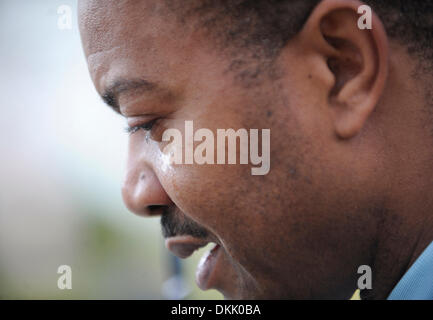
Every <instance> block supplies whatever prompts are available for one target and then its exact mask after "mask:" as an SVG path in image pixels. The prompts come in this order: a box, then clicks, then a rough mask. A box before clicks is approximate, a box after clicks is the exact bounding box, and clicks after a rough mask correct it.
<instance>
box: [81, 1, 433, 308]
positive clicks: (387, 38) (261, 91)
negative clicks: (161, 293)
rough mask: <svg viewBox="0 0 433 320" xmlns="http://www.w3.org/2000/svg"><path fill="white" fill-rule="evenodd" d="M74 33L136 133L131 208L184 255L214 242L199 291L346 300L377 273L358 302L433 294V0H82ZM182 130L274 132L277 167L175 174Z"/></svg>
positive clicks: (194, 167) (189, 167)
mask: <svg viewBox="0 0 433 320" xmlns="http://www.w3.org/2000/svg"><path fill="white" fill-rule="evenodd" d="M361 5H369V6H370V7H371V8H372V12H373V16H372V21H371V28H363V29H360V28H359V27H358V20H359V17H360V14H359V13H358V8H359V7H360V6H361ZM79 24H80V32H81V37H82V43H83V48H84V51H85V55H86V59H87V62H88V67H89V71H90V74H91V77H92V80H93V82H94V85H95V87H96V90H97V91H98V93H99V94H100V95H101V97H102V98H103V99H104V101H105V102H106V103H107V104H108V105H109V106H111V107H112V108H113V109H114V110H115V111H116V112H118V113H120V114H121V115H122V116H124V117H125V118H126V120H127V122H128V126H129V131H130V138H129V139H130V140H129V150H128V168H127V175H126V178H125V183H124V186H123V188H122V194H123V198H124V202H125V204H126V205H127V207H128V208H129V209H130V210H131V211H133V212H134V213H136V214H138V215H142V216H160V218H161V224H162V231H163V235H164V237H165V238H166V246H167V247H168V249H169V250H171V251H172V252H173V253H174V254H176V255H177V256H179V257H182V258H185V257H188V256H190V255H191V254H192V253H193V252H194V251H195V250H196V249H198V248H200V247H203V246H205V245H206V244H208V243H210V242H212V243H215V246H214V247H213V249H212V250H211V251H210V252H209V253H208V254H207V255H206V256H205V257H204V258H203V259H202V260H201V263H200V265H199V267H198V270H197V277H196V278H197V283H198V285H199V286H200V287H201V288H202V289H204V290H206V289H209V288H215V289H217V290H219V291H220V292H221V293H222V294H223V295H224V296H225V297H226V298H230V299H311V298H325V299H348V298H350V297H351V295H352V294H353V292H354V291H355V289H357V280H358V278H359V276H360V275H359V274H358V273H357V270H358V268H359V266H363V265H366V266H369V267H371V270H372V275H373V282H372V288H371V289H365V290H362V291H361V297H362V298H364V299H386V298H397V299H412V298H416V299H433V261H432V260H433V245H430V244H431V243H432V241H433V194H432V190H433V102H432V100H433V99H432V97H433V87H432V67H433V59H432V58H433V47H432V46H433V44H432V34H433V33H432V29H433V3H432V1H431V0H427V1H404V0H399V1H387V0H385V1H373V0H371V1H365V2H360V1H356V0H322V1H320V0H286V1H284V0H281V1H277V0H268V1H266V0H256V1H249V0H232V1H223V0H193V1H182V0H146V1H127V0H122V1H119V0H116V1H114V0H110V1H108V0H104V1H102V0H81V1H80V2H79ZM186 121H193V122H194V127H197V128H207V129H208V130H210V131H211V132H213V133H214V134H215V136H216V133H217V131H218V130H220V129H229V128H232V129H234V130H238V129H243V128H245V129H246V130H250V129H252V128H256V129H269V130H270V132H271V136H270V137H271V139H270V157H269V159H270V167H269V168H270V170H269V172H267V173H266V174H263V175H252V174H251V164H239V163H236V164H227V163H226V164H224V165H217V164H208V163H205V164H199V163H191V164H185V163H184V164H173V163H171V162H167V159H166V154H165V153H164V152H163V150H164V147H165V146H166V145H167V141H164V140H163V139H162V136H163V133H164V131H165V130H168V129H177V130H179V131H180V132H182V133H185V132H184V131H185V129H184V128H185V123H186ZM194 143H196V144H198V142H197V141H194ZM259 144H261V143H259ZM184 147H186V146H184ZM259 150H260V149H259ZM216 153H217V152H215V154H216ZM429 245H430V246H429ZM420 257H422V259H420ZM429 270H431V271H429ZM399 282H400V283H399ZM406 288H412V289H410V290H409V289H406ZM413 288H415V289H413Z"/></svg>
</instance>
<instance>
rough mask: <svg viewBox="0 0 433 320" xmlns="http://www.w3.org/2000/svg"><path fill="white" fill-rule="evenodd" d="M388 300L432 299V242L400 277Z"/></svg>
mask: <svg viewBox="0 0 433 320" xmlns="http://www.w3.org/2000/svg"><path fill="white" fill-rule="evenodd" d="M388 300H433V242H432V243H430V245H429V246H428V247H427V248H426V249H425V250H424V251H423V253H422V254H421V255H420V256H419V257H418V259H417V260H416V261H415V263H414V264H413V265H412V266H411V267H410V268H409V270H408V271H407V272H406V273H405V275H404V276H403V278H401V279H400V281H399V282H398V283H397V285H396V286H395V288H394V289H393V290H392V292H391V294H390V295H389V297H388Z"/></svg>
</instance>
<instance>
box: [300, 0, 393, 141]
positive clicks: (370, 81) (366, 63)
mask: <svg viewBox="0 0 433 320" xmlns="http://www.w3.org/2000/svg"><path fill="white" fill-rule="evenodd" d="M361 5H363V4H362V3H361V2H359V1H352V0H350V1H341V0H323V1H322V2H320V3H319V5H318V6H317V7H316V8H315V9H314V11H313V13H312V14H311V15H310V17H309V18H308V20H307V22H306V24H305V27H304V29H303V30H302V32H301V35H300V36H301V37H303V38H304V39H306V40H305V41H304V44H305V42H307V43H309V44H310V50H315V51H316V53H317V54H320V55H322V56H323V60H322V61H323V62H324V63H326V64H327V69H328V71H329V72H330V73H331V74H332V78H333V81H332V83H328V84H327V86H325V88H326V90H327V91H328V92H327V98H328V100H327V101H326V102H324V103H326V104H327V105H328V107H329V108H328V109H329V111H330V112H331V116H332V119H333V124H334V129H335V132H336V134H337V135H338V136H339V137H340V138H343V139H348V138H351V137H353V136H355V135H356V134H357V133H358V132H359V131H360V130H361V129H362V127H363V126H364V124H365V122H366V121H367V119H368V117H369V115H370V114H371V113H372V112H373V110H374V108H375V106H376V105H377V103H378V101H379V98H380V96H381V94H382V92H383V90H384V86H385V82H386V78H387V73H388V44H387V36H386V33H385V29H384V27H383V25H382V23H381V22H380V20H379V18H378V17H377V16H376V15H374V14H372V17H371V18H372V28H371V29H360V28H359V27H358V20H359V18H360V17H361V15H360V14H358V8H359V7H360V6H361Z"/></svg>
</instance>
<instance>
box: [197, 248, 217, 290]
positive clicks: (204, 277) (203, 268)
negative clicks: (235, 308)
mask: <svg viewBox="0 0 433 320" xmlns="http://www.w3.org/2000/svg"><path fill="white" fill-rule="evenodd" d="M219 251H220V246H219V245H218V244H217V245H215V247H213V248H212V249H211V250H210V251H208V252H206V253H205V254H204V255H203V257H202V258H201V259H200V262H199V263H198V266H197V271H196V274H195V281H196V282H197V285H198V286H199V288H200V289H202V290H208V289H210V288H211V286H212V284H211V279H212V274H213V273H214V272H215V269H216V264H217V260H218V253H219Z"/></svg>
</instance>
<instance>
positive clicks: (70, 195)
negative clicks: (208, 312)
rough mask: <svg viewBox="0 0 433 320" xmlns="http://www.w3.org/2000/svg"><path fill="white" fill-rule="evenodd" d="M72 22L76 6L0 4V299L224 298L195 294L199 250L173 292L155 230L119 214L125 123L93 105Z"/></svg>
mask: <svg viewBox="0 0 433 320" xmlns="http://www.w3.org/2000/svg"><path fill="white" fill-rule="evenodd" d="M62 5H66V6H69V8H70V9H71V12H72V16H71V17H72V19H71V28H70V29H60V28H59V26H58V20H59V18H61V15H59V14H58V11H57V10H58V8H59V7H60V6H62ZM76 15H77V12H76V1H64V0H63V1H56V0H0V106H1V116H0V152H1V153H0V155H1V157H0V177H1V180H0V299H44V298H48V299H75V298H79V299H116V298H119V299H160V298H171V297H178V298H179V297H180V298H198V299H207V298H212V299H215V298H220V295H219V294H218V293H216V292H215V291H210V292H205V293H203V292H200V291H199V290H198V289H197V287H196V285H195V284H194V280H193V278H194V268H195V265H196V263H197V261H198V259H199V257H200V254H201V253H202V252H203V250H202V251H201V252H198V253H196V254H195V256H194V257H193V258H191V259H190V260H188V261H186V264H183V265H182V270H183V275H184V279H185V282H186V284H185V285H186V288H181V290H180V291H182V292H177V291H176V290H175V289H174V288H173V287H171V286H170V283H172V282H170V281H169V282H167V280H168V279H169V278H170V277H171V276H172V275H173V274H172V268H173V267H172V262H173V258H172V257H171V256H170V254H169V253H168V252H167V251H166V249H165V248H164V246H163V240H162V237H161V235H160V226H159V220H158V219H142V218H139V217H137V216H134V215H133V214H132V213H130V212H128V211H127V210H126V208H125V207H124V205H123V203H122V200H121V195H120V185H121V181H122V174H123V168H124V163H125V160H126V144H127V134H126V133H125V132H124V127H125V122H124V120H123V119H122V118H121V117H119V116H118V115H117V114H115V113H114V112H113V111H111V110H109V109H108V107H106V106H105V105H104V104H103V103H102V101H101V100H100V98H99V97H98V96H97V94H96V91H95V89H94V87H93V84H92V83H91V80H90V77H89V75H88V72H87V67H86V62H85V59H84V54H83V52H82V49H81V43H80V37H79V33H78V26H77V18H76ZM62 21H63V22H64V21H65V20H62ZM64 264H66V265H69V266H71V268H72V290H59V289H58V287H57V280H58V277H59V276H60V275H59V274H57V268H58V267H59V266H60V265H64ZM184 289H186V291H185V290H184Z"/></svg>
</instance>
